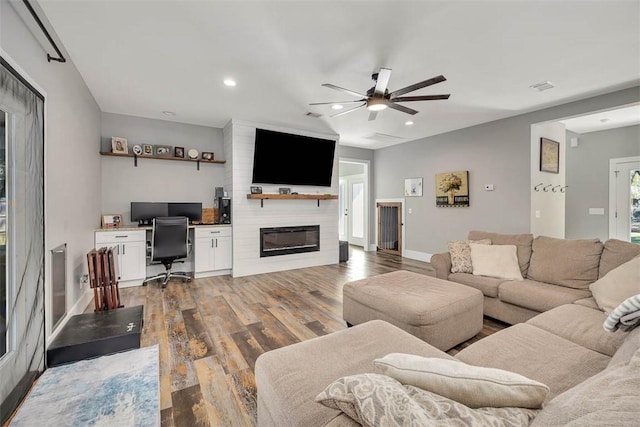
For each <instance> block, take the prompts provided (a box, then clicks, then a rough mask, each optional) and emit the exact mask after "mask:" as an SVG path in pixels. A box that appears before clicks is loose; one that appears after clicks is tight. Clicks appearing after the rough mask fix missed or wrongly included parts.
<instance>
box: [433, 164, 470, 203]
mask: <svg viewBox="0 0 640 427" xmlns="http://www.w3.org/2000/svg"><path fill="white" fill-rule="evenodd" d="M468 206H469V171H457V172H446V173H439V174H436V207H438V208H458V207H468Z"/></svg>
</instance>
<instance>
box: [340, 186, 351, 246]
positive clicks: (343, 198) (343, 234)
mask: <svg viewBox="0 0 640 427" xmlns="http://www.w3.org/2000/svg"><path fill="white" fill-rule="evenodd" d="M348 185H349V184H348V183H347V179H346V178H340V180H339V181H338V239H340V240H349V237H348V234H349V232H348V231H347V225H348V222H347V218H348V217H349V210H348V207H347V204H348V203H347V186H348Z"/></svg>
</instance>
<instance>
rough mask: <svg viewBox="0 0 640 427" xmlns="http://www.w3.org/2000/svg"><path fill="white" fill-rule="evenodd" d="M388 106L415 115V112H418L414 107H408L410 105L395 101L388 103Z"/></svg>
mask: <svg viewBox="0 0 640 427" xmlns="http://www.w3.org/2000/svg"><path fill="white" fill-rule="evenodd" d="M387 107H389V108H393V109H394V110H398V111H402V112H403V113H407V114H411V115H414V114H416V113H417V112H418V111H417V110H414V109H413V108H408V107H405V106H404V105H400V104H395V103H393V102H389V103H387Z"/></svg>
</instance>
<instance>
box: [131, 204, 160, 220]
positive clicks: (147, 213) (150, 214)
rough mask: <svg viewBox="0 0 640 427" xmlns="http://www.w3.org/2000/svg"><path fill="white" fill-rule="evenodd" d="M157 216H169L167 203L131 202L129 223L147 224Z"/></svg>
mask: <svg viewBox="0 0 640 427" xmlns="http://www.w3.org/2000/svg"><path fill="white" fill-rule="evenodd" d="M157 216H169V205H168V203H165V202H161V203H159V202H131V222H134V221H137V222H138V224H149V223H150V222H151V220H153V218H155V217H157Z"/></svg>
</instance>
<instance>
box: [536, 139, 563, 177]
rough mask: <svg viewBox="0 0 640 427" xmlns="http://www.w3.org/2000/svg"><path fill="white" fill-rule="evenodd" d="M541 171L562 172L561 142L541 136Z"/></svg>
mask: <svg viewBox="0 0 640 427" xmlns="http://www.w3.org/2000/svg"><path fill="white" fill-rule="evenodd" d="M540 171H541V172H551V173H560V143H559V142H556V141H552V140H550V139H547V138H540Z"/></svg>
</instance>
